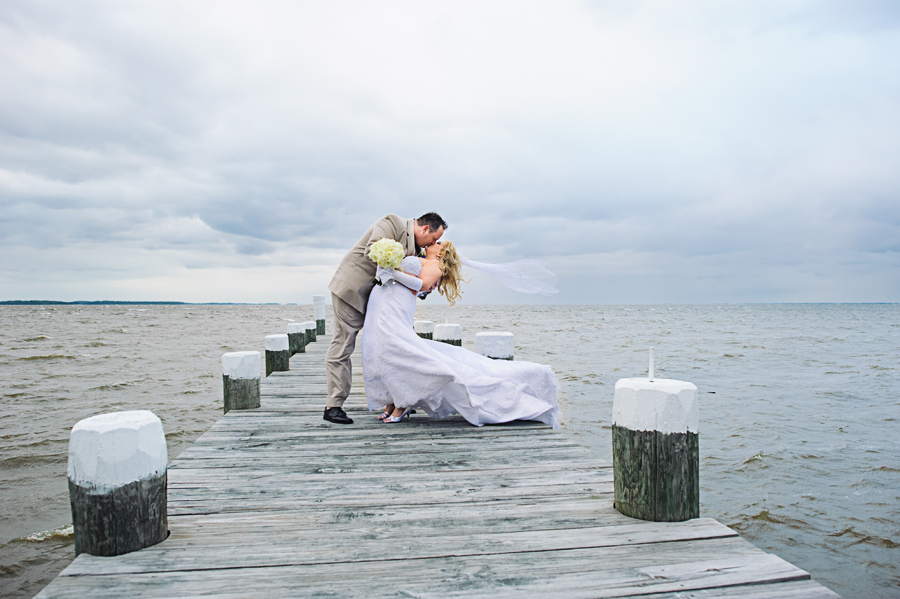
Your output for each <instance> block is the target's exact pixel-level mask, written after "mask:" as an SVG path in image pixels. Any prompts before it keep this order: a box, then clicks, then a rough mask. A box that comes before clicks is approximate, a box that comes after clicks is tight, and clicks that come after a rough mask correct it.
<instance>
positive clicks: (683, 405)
mask: <svg viewBox="0 0 900 599" xmlns="http://www.w3.org/2000/svg"><path fill="white" fill-rule="evenodd" d="M612 424H613V426H612V444H613V475H614V490H615V497H614V505H615V507H616V509H617V510H619V511H620V512H622V513H623V514H625V515H626V516H631V517H632V518H640V519H642V520H653V521H656V522H681V521H683V520H689V519H691V518H697V517H699V516H700V437H699V431H698V428H699V424H700V411H699V407H698V404H697V387H696V386H695V385H694V384H693V383H688V382H685V381H676V380H672V379H654V380H650V379H649V378H647V379H644V378H633V379H620V380H619V381H617V382H616V391H615V398H614V400H613V418H612Z"/></svg>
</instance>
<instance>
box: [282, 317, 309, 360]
mask: <svg viewBox="0 0 900 599" xmlns="http://www.w3.org/2000/svg"><path fill="white" fill-rule="evenodd" d="M287 336H288V346H289V347H290V349H291V355H292V356H293V355H294V354H302V353H304V352H305V351H306V323H302V322H293V323H291V324H289V325H287Z"/></svg>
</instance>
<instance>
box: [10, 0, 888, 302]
mask: <svg viewBox="0 0 900 599" xmlns="http://www.w3.org/2000/svg"><path fill="white" fill-rule="evenodd" d="M898 57H900V3H898V2H896V1H894V0H885V1H867V0H852V1H851V0H847V1H842V2H838V1H829V0H816V1H808V2H807V1H800V0H777V1H767V0H752V1H747V2H720V1H718V0H714V1H708V2H699V1H698V2H668V1H666V2H635V1H628V2H602V1H600V2H526V1H521V0H515V1H510V2H500V1H497V2H488V3H485V2H465V1H459V0H455V1H454V2H444V3H437V2H415V1H411V2H368V1H367V2H340V1H338V2H264V1H260V0H253V1H252V2H251V1H248V2H232V1H227V0H226V1H217V2H184V1H180V0H179V1H177V2H166V1H164V0H153V1H147V2H120V1H110V2H94V1H90V0H85V1H79V2H70V1H68V0H44V1H42V0H5V1H4V2H2V3H0V81H2V85H0V299H61V300H73V299H123V300H137V299H146V300H165V299H171V300H184V301H236V302H301V303H309V302H310V301H311V300H310V299H309V298H310V296H311V295H312V294H316V293H325V292H326V289H327V284H328V281H329V280H330V278H331V275H332V274H333V272H334V268H335V266H336V265H337V263H338V261H339V260H340V258H341V256H342V255H343V253H344V252H345V251H346V250H347V249H348V248H349V247H350V246H351V245H352V244H353V243H354V242H355V241H356V240H357V239H358V237H359V236H360V235H361V234H362V232H363V231H364V230H365V229H366V227H367V226H368V225H369V224H370V223H371V222H372V221H374V220H375V219H376V218H378V217H380V216H382V215H384V214H386V213H388V212H394V213H397V214H401V215H403V216H408V217H413V216H418V215H419V214H420V213H422V212H426V211H429V210H437V211H439V212H440V213H441V214H442V215H443V216H444V217H445V218H446V219H447V221H448V222H449V223H450V225H451V226H450V229H449V231H448V232H447V235H446V238H447V239H452V240H453V241H455V242H457V243H458V245H460V246H461V247H462V248H463V250H464V251H465V253H466V254H467V255H469V256H470V257H472V258H475V259H479V260H483V261H503V260H512V259H516V258H522V257H536V258H541V259H543V260H545V261H546V262H547V264H548V266H549V267H550V268H551V269H552V270H554V271H555V272H556V273H557V274H558V275H559V276H560V283H559V288H560V290H561V291H560V294H559V295H558V296H557V297H556V298H554V299H552V300H545V299H542V298H537V299H535V298H531V297H529V296H523V295H519V294H514V293H512V292H507V291H505V290H503V289H499V288H498V287H497V285H496V284H494V283H492V282H490V281H487V280H484V278H483V277H477V279H476V280H475V281H474V282H473V283H472V284H471V285H470V286H469V287H468V292H467V294H466V296H465V298H466V301H468V302H479V303H480V302H527V301H553V302H564V303H593V302H600V303H606V302H641V303H643V302H760V301H772V302H782V301H788V302H793V301H894V302H896V301H900V253H898V252H900V59H898ZM429 301H431V300H429Z"/></svg>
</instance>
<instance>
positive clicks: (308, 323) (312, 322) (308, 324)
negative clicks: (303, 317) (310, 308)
mask: <svg viewBox="0 0 900 599" xmlns="http://www.w3.org/2000/svg"><path fill="white" fill-rule="evenodd" d="M303 326H304V327H306V330H307V331H309V330H310V329H312V330H313V331H314V330H316V321H315V320H309V321H306V322H304V323H303Z"/></svg>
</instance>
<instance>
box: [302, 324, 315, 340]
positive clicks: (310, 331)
mask: <svg viewBox="0 0 900 599" xmlns="http://www.w3.org/2000/svg"><path fill="white" fill-rule="evenodd" d="M303 324H304V326H306V342H307V343H312V342H314V341H315V340H316V330H317V329H318V327H317V325H316V321H314V320H313V321H309V322H304V323H303Z"/></svg>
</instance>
